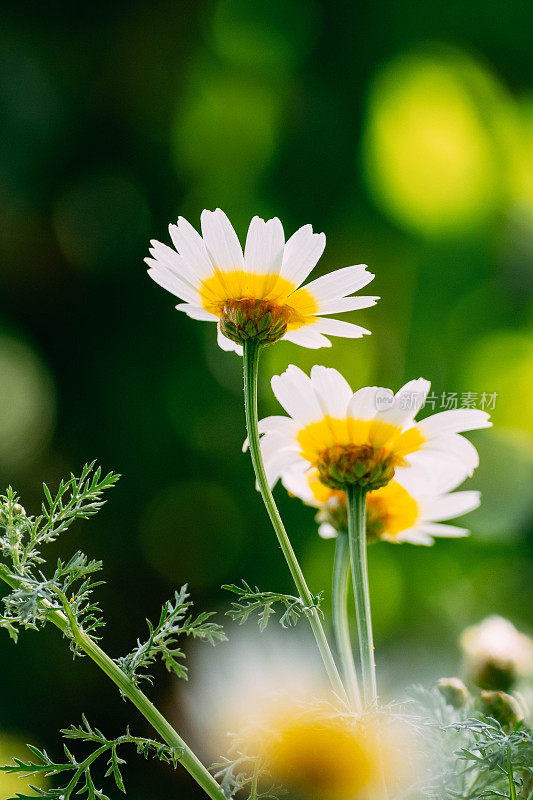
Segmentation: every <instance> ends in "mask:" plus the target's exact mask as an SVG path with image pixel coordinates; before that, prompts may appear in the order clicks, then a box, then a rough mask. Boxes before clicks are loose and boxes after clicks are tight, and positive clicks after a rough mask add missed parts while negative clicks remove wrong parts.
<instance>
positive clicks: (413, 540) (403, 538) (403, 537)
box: [391, 527, 435, 547]
mask: <svg viewBox="0 0 533 800" xmlns="http://www.w3.org/2000/svg"><path fill="white" fill-rule="evenodd" d="M391 541H393V539H392V538H391ZM394 541H396V542H409V544H422V545H425V546H426V547H431V545H432V544H435V542H434V539H433V537H432V536H430V535H429V534H428V533H426V532H425V531H424V530H423V529H422V528H418V527H417V528H408V529H407V530H406V531H402V532H401V533H399V534H398V535H397V536H395V537H394Z"/></svg>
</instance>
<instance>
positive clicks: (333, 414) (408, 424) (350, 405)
mask: <svg viewBox="0 0 533 800" xmlns="http://www.w3.org/2000/svg"><path fill="white" fill-rule="evenodd" d="M429 388H430V383H429V381H426V380H423V379H422V378H419V379H418V380H414V381H409V383H406V384H405V386H403V387H402V388H401V389H400V391H399V392H397V393H396V395H394V394H393V393H392V391H391V390H390V389H384V388H382V387H377V386H370V387H367V388H364V389H359V390H358V391H357V392H355V394H354V393H353V392H352V390H351V388H350V386H349V385H348V383H347V382H346V380H345V379H344V378H343V377H342V375H341V374H340V373H339V372H337V371H336V370H335V369H329V368H326V367H319V366H315V367H313V369H312V370H311V377H310V378H309V377H307V375H306V374H305V373H304V372H302V370H301V369H299V368H298V367H295V366H292V365H291V366H289V367H288V369H287V370H286V371H285V372H284V373H283V374H282V375H276V376H274V377H273V378H272V389H273V391H274V394H275V395H276V397H277V399H278V400H279V402H280V403H281V405H282V406H283V407H284V409H285V410H286V411H287V413H288V414H289V415H290V416H289V417H282V416H275V417H267V418H266V419H263V420H262V421H261V422H260V423H259V425H260V433H262V434H263V436H262V439H261V449H262V453H263V458H264V461H265V468H266V471H267V475H268V479H269V482H270V484H271V485H274V484H275V483H276V481H277V480H278V478H279V477H280V476H281V475H282V473H284V472H285V471H286V470H287V469H289V468H290V467H300V468H314V469H315V470H317V471H318V475H319V478H320V481H321V482H322V483H323V484H324V485H325V486H329V487H330V488H333V489H344V488H345V487H346V485H347V484H350V483H351V484H358V485H359V486H362V487H365V488H366V489H367V490H372V489H378V488H380V486H384V485H386V484H387V483H388V482H389V481H390V480H392V478H393V477H394V475H395V471H396V470H397V469H398V468H406V467H409V469H410V470H413V471H414V470H416V471H418V472H419V473H421V474H422V476H423V477H427V475H428V474H430V473H431V472H435V473H436V474H438V473H439V471H440V470H442V469H443V466H446V465H448V467H449V468H450V469H454V468H455V469H456V470H457V472H458V474H460V473H464V474H466V475H471V474H472V472H473V471H474V469H475V468H476V467H477V465H478V462H479V457H478V454H477V451H476V449H475V447H474V446H473V445H472V444H471V443H470V442H469V441H468V440H467V439H465V438H464V437H463V436H461V435H460V433H461V432H463V431H467V430H473V429H475V428H487V427H490V425H491V424H492V423H491V422H489V415H488V414H487V413H486V412H485V411H479V410H476V409H456V410H452V411H442V412H440V413H438V414H434V415H433V416H431V417H427V418H426V419H424V420H422V421H421V422H416V421H415V416H416V414H417V412H418V411H419V409H420V408H421V407H422V405H423V404H424V401H425V399H426V396H427V393H428V391H429Z"/></svg>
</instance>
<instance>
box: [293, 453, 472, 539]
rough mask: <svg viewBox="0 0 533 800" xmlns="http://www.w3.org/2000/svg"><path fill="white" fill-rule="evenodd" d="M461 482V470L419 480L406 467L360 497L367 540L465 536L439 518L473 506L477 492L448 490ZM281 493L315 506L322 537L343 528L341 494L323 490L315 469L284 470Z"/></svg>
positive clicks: (464, 531) (344, 512) (343, 500)
mask: <svg viewBox="0 0 533 800" xmlns="http://www.w3.org/2000/svg"><path fill="white" fill-rule="evenodd" d="M464 478H465V474H464V472H463V471H461V472H460V473H458V472H457V471H456V470H454V471H453V474H452V471H451V470H442V471H441V472H440V474H439V475H438V476H436V475H435V474H433V475H428V476H426V477H425V478H424V479H422V478H421V476H420V475H419V474H417V473H416V472H414V471H411V470H409V469H400V470H398V475H397V477H396V478H395V479H393V480H391V481H390V483H388V484H387V485H386V486H382V487H381V488H380V489H376V490H374V491H370V492H368V494H367V496H366V531H367V539H368V541H374V540H377V539H383V540H384V541H388V542H394V543H398V544H399V543H401V542H410V543H411V544H423V545H431V544H433V543H434V541H435V540H434V537H435V536H439V537H443V536H444V537H448V538H450V537H459V536H468V534H469V531H468V530H467V529H466V528H460V527H457V526H456V525H443V524H441V523H442V521H443V520H450V519H454V518H455V517H459V516H462V515H463V514H467V513H468V512H469V511H473V510H474V509H475V508H477V507H478V506H479V503H480V493H479V492H477V491H462V492H454V491H453V489H455V488H456V487H457V486H459V484H460V483H462V481H463V480H464ZM282 482H283V485H284V486H285V488H286V489H287V491H288V492H289V493H290V494H292V495H295V496H296V497H299V498H300V499H301V500H303V502H304V503H306V504H307V505H310V506H313V507H314V508H318V509H319V512H318V514H317V521H318V522H319V523H320V524H319V528H318V532H319V534H320V536H322V538H324V539H331V538H333V537H336V536H337V533H338V531H347V530H348V518H347V510H346V494H345V493H344V492H343V491H340V490H338V489H332V488H330V487H328V486H325V485H324V484H323V483H322V482H321V480H320V476H319V473H318V470H316V469H313V468H311V469H306V470H303V469H290V470H287V471H286V472H285V473H284V474H283V476H282Z"/></svg>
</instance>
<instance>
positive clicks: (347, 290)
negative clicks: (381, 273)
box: [305, 264, 374, 304]
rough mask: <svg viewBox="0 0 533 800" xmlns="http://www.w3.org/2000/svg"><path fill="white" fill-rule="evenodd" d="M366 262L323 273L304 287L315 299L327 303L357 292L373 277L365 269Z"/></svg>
mask: <svg viewBox="0 0 533 800" xmlns="http://www.w3.org/2000/svg"><path fill="white" fill-rule="evenodd" d="M366 269H367V267H366V264H357V265H356V266H353V267H343V269H337V270H335V271H334V272H330V273H328V275H323V276H322V277H321V278H316V280H314V281H311V283H308V284H307V285H306V286H305V288H306V289H307V291H308V292H311V294H312V295H313V297H314V298H315V299H316V301H317V302H318V303H319V304H320V303H327V302H330V301H331V300H338V299H339V298H341V297H345V296H346V295H349V294H353V292H358V291H359V289H362V288H363V286H366V285H367V283H370V281H371V280H372V279H373V278H374V275H372V273H371V272H367V271H366Z"/></svg>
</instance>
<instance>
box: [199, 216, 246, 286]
mask: <svg viewBox="0 0 533 800" xmlns="http://www.w3.org/2000/svg"><path fill="white" fill-rule="evenodd" d="M201 222H202V234H203V237H204V241H205V244H206V247H207V251H208V253H209V256H210V258H211V261H212V262H213V264H214V266H215V267H216V269H219V270H221V271H222V272H231V271H236V270H244V257H243V254H242V248H241V245H240V243H239V239H238V238H237V234H236V233H235V231H234V229H233V226H232V224H231V222H230V221H229V219H228V218H227V216H226V215H225V214H224V212H223V211H222V210H221V209H220V208H217V210H216V211H202V217H201Z"/></svg>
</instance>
